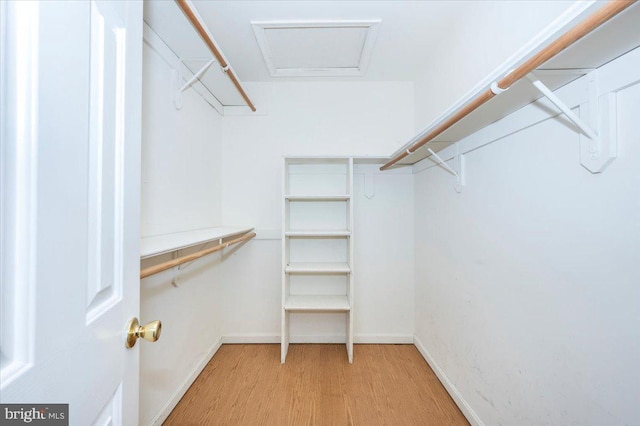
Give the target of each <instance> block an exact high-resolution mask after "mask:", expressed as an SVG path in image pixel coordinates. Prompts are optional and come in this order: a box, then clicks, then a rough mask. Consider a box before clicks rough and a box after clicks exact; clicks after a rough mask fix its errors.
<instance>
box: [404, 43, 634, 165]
mask: <svg viewBox="0 0 640 426" xmlns="http://www.w3.org/2000/svg"><path fill="white" fill-rule="evenodd" d="M588 82H589V76H588V75H586V76H584V77H581V78H579V79H577V80H575V81H573V82H571V83H569V84H567V85H566V86H563V87H561V88H560V89H558V90H556V91H555V92H554V93H556V94H557V95H558V97H559V98H561V99H562V100H563V101H564V102H565V103H566V104H567V106H568V107H569V108H576V107H579V106H580V104H582V103H586V102H587V101H588V93H589V92H588V88H587V85H588ZM638 82H640V48H636V49H634V50H632V51H631V52H629V53H627V54H625V55H623V56H621V57H619V58H617V59H615V60H614V61H611V62H609V63H608V64H606V65H603V66H602V67H600V68H598V93H597V96H598V97H599V96H602V95H604V94H607V93H611V92H618V91H620V90H623V89H625V88H627V87H629V86H632V85H634V84H637V83H638ZM550 112H551V113H550ZM560 114H561V112H560V110H559V109H558V108H556V107H555V106H554V105H553V104H552V103H551V102H550V101H549V100H548V99H547V98H541V99H539V100H537V101H536V102H533V103H531V104H529V105H527V106H525V107H523V108H521V109H519V110H518V111H516V112H513V113H511V114H509V115H507V116H506V117H504V118H502V119H500V120H498V121H496V122H495V123H493V124H490V125H488V126H487V127H484V128H483V129H481V130H479V131H477V132H476V133H473V134H471V135H469V136H467V137H465V138H464V139H461V140H460V141H459V142H456V143H454V144H452V145H450V146H448V147H447V148H445V149H443V150H441V151H439V152H438V155H439V156H440V157H442V159H444V160H445V161H448V160H451V159H453V158H454V157H455V156H456V154H457V151H456V149H457V148H459V149H460V151H459V153H460V154H467V153H469V152H471V151H475V150H476V149H479V148H482V147H483V146H485V145H489V144H490V143H493V142H496V141H498V140H500V139H502V138H505V137H507V136H509V135H512V134H514V133H516V132H519V131H520V130H523V129H526V128H528V127H531V126H534V125H536V124H539V123H542V122H544V121H546V120H550V119H552V118H555V117H558V116H559V115H560ZM559 120H565V119H564V118H563V117H560V118H559ZM576 141H578V134H577V133H576ZM436 165H437V164H436V163H435V162H433V161H431V160H429V158H425V159H423V160H420V161H419V162H417V163H416V164H414V165H413V173H420V172H422V171H424V170H428V169H430V168H431V167H435V166H436Z"/></svg>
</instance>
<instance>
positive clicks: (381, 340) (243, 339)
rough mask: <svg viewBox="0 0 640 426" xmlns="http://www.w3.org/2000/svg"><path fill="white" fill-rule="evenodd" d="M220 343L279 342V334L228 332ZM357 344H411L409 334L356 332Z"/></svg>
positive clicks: (311, 339) (332, 339)
mask: <svg viewBox="0 0 640 426" xmlns="http://www.w3.org/2000/svg"><path fill="white" fill-rule="evenodd" d="M221 340H222V344H223V345H224V344H271V343H275V344H279V343H280V335H279V334H276V333H261V334H228V335H226V336H223V337H222V339H221ZM353 340H354V343H357V344H380V345H402V344H413V342H414V338H413V335H411V334H356V335H355V336H354V338H353ZM344 342H345V336H338V335H335V336H311V335H309V336H291V343H340V344H342V343H344Z"/></svg>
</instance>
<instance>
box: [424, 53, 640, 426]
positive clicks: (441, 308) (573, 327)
mask: <svg viewBox="0 0 640 426" xmlns="http://www.w3.org/2000/svg"><path fill="white" fill-rule="evenodd" d="M635 69H638V68H637V65H636V68H635ZM618 111H619V116H618V132H619V158H618V159H616V160H615V161H614V162H613V163H612V164H611V166H610V167H609V168H608V169H607V170H605V171H604V173H602V174H599V175H593V174H590V173H589V172H587V171H586V170H585V169H583V168H582V167H581V166H580V165H579V164H578V136H577V134H576V133H575V131H573V130H572V129H569V128H568V127H566V126H565V125H563V124H561V123H560V121H559V120H558V119H550V120H547V121H544V122H543V123H541V124H538V125H535V126H533V127H530V128H527V129H524V130H521V131H519V132H518V133H516V134H513V135H511V136H507V137H505V138H504V139H501V140H498V141H496V142H494V143H493V144H491V145H488V146H485V147H483V148H481V149H478V150H476V151H473V152H471V153H469V154H467V158H466V164H467V186H466V187H465V188H464V190H463V192H462V193H461V194H457V193H456V192H454V190H453V180H452V178H451V176H450V175H449V174H447V173H446V172H444V171H443V170H442V169H440V168H438V167H435V168H429V169H427V170H426V171H422V172H420V173H418V174H416V175H415V178H416V182H415V191H416V195H415V205H416V213H415V215H416V337H417V344H418V345H419V346H421V347H422V348H423V349H424V350H426V352H427V353H428V356H430V357H431V360H432V362H433V364H434V365H435V366H436V369H438V368H439V369H441V371H442V373H444V376H445V377H446V379H447V380H448V381H449V382H450V383H451V384H452V386H453V389H454V391H455V392H458V396H460V397H461V398H462V399H463V400H465V401H466V402H467V403H468V404H469V406H470V407H471V409H472V410H473V411H474V412H475V414H476V415H477V417H478V419H479V420H480V421H481V422H484V424H487V425H493V424H581V425H604V424H638V423H640V408H639V407H638V399H639V398H640V369H639V368H638V360H640V316H638V313H639V312H640V286H639V285H638V283H640V268H639V266H638V265H640V220H639V217H640V216H639V214H638V212H639V211H640V173H638V169H637V163H636V162H637V161H638V159H640V137H639V136H638V135H639V134H640V125H639V124H638V119H637V117H638V116H640V85H637V84H636V85H635V86H633V87H630V88H627V89H624V90H622V91H621V92H619V94H618ZM507 120H508V119H507ZM502 125H504V123H498V124H496V125H494V127H496V126H498V127H497V128H498V129H499V126H502ZM473 138H474V136H471V137H470V138H469V140H471V141H472V140H473Z"/></svg>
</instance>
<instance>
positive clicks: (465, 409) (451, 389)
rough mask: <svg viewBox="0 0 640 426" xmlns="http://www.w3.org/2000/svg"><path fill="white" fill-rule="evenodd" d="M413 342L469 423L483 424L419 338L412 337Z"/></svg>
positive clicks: (480, 425) (477, 425) (475, 425)
mask: <svg viewBox="0 0 640 426" xmlns="http://www.w3.org/2000/svg"><path fill="white" fill-rule="evenodd" d="M413 343H414V345H415V346H416V348H417V349H418V351H419V352H420V354H421V355H422V357H423V358H424V360H425V361H427V364H429V366H430V367H431V369H432V370H433V372H434V373H436V376H438V379H440V382H441V383H442V385H443V386H444V387H445V389H446V390H447V392H448V393H449V395H451V398H452V399H453V401H454V402H455V403H456V405H457V406H458V408H459V409H460V411H462V414H464V416H465V417H466V418H467V420H468V421H469V423H471V424H472V425H473V426H484V423H482V420H480V417H478V415H477V414H476V412H475V411H473V408H471V406H470V405H469V403H468V402H467V401H466V400H465V399H464V397H463V396H462V394H461V393H460V391H458V388H456V386H455V385H454V384H453V383H451V381H450V380H449V378H448V377H447V375H446V374H445V373H444V371H442V369H441V368H440V366H439V365H438V364H437V363H436V362H435V360H434V359H433V358H432V357H431V354H429V351H427V349H426V348H425V347H424V345H423V344H422V342H421V341H420V339H418V338H417V337H414V339H413Z"/></svg>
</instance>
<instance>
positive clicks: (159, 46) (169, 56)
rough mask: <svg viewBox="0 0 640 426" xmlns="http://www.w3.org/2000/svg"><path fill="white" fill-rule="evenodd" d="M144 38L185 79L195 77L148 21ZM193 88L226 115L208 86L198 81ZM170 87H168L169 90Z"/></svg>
mask: <svg viewBox="0 0 640 426" xmlns="http://www.w3.org/2000/svg"><path fill="white" fill-rule="evenodd" d="M143 40H144V42H145V44H146V45H147V46H149V47H150V48H152V49H153V50H154V51H155V52H156V53H157V54H158V55H160V57H161V58H162V59H163V60H164V61H165V62H166V64H167V65H169V67H171V68H173V69H174V70H176V71H178V70H179V71H180V73H181V74H182V76H183V80H184V81H186V79H187V78H190V77H193V73H192V72H191V70H190V69H189V68H188V67H187V66H186V65H185V64H184V63H182V61H181V60H180V58H178V56H176V54H175V53H174V52H173V50H171V48H170V47H169V46H167V44H166V43H165V42H164V41H163V40H162V39H161V38H160V36H159V35H158V34H157V33H156V32H155V31H153V29H151V27H150V26H149V25H147V23H146V22H145V23H144V32H143ZM203 59H204V60H210V58H203ZM191 88H192V89H193V90H195V92H196V93H197V94H199V95H200V96H201V97H202V99H204V100H205V101H206V102H207V103H208V104H209V105H211V107H212V108H213V109H215V110H216V111H217V112H218V114H220V115H222V116H224V112H225V110H224V106H223V105H222V103H221V102H220V101H219V100H218V98H216V97H215V95H214V94H213V93H211V91H210V90H209V89H207V87H206V86H205V85H204V84H202V83H201V82H200V81H196V82H195V83H193V85H191ZM169 89H170V87H167V90H169Z"/></svg>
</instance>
